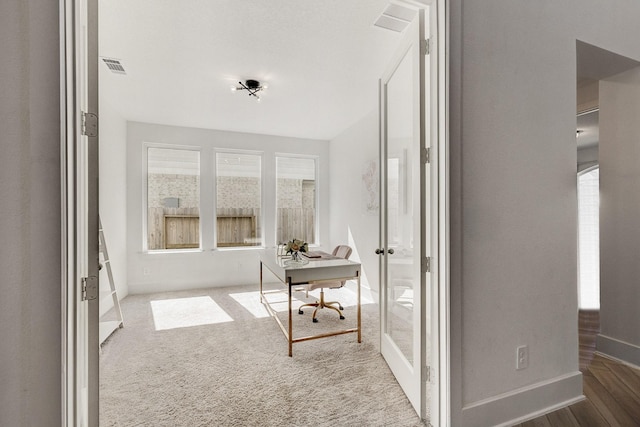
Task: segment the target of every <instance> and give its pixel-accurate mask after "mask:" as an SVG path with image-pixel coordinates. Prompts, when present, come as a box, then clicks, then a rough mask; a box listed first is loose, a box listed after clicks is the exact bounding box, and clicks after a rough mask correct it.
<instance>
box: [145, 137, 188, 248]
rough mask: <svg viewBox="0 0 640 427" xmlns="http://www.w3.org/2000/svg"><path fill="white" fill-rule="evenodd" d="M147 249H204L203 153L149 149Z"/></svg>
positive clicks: (171, 149) (170, 149)
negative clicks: (201, 236) (202, 230)
mask: <svg viewBox="0 0 640 427" xmlns="http://www.w3.org/2000/svg"><path fill="white" fill-rule="evenodd" d="M147 215H148V216H147V245H148V246H147V247H148V249H149V250H150V251H152V250H164V249H172V250H180V249H194V248H200V153H199V152H198V151H193V150H180V149H173V148H156V147H149V148H148V149H147Z"/></svg>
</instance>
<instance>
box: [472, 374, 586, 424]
mask: <svg viewBox="0 0 640 427" xmlns="http://www.w3.org/2000/svg"><path fill="white" fill-rule="evenodd" d="M581 400H584V396H583V395H582V373H581V372H579V371H576V372H572V373H570V374H567V375H563V376H560V377H556V378H553V379H550V380H547V381H541V382H539V383H536V384H532V385H530V386H527V387H522V388H519V389H517V390H513V391H510V392H508V393H503V394H500V395H498V396H494V397H492V398H489V399H484V400H481V401H478V402H474V403H472V404H470V405H467V406H465V407H464V408H463V409H462V419H463V425H464V426H497V427H508V426H512V425H514V424H519V423H521V422H523V421H526V420H530V419H533V418H536V417H538V416H541V415H544V414H547V413H549V412H553V411H555V410H557V409H560V408H564V407H565V406H568V405H571V404H573V403H576V402H579V401H581Z"/></svg>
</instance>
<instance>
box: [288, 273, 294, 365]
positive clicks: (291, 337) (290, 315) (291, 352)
mask: <svg viewBox="0 0 640 427" xmlns="http://www.w3.org/2000/svg"><path fill="white" fill-rule="evenodd" d="M287 285H288V288H289V357H293V324H292V321H293V316H292V310H291V279H289V281H288V282H287Z"/></svg>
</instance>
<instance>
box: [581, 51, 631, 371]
mask: <svg viewBox="0 0 640 427" xmlns="http://www.w3.org/2000/svg"><path fill="white" fill-rule="evenodd" d="M576 64H577V121H576V141H577V172H578V174H577V195H578V226H579V229H578V303H579V304H578V308H579V322H578V323H579V325H578V327H579V346H580V348H579V356H580V357H579V360H580V370H581V371H583V372H585V371H586V370H588V369H589V365H590V363H591V361H592V359H593V357H594V354H595V353H603V354H608V355H611V354H610V351H609V350H610V349H611V347H609V348H608V349H603V348H602V344H603V341H604V343H605V344H607V341H609V339H608V338H606V337H605V335H606V334H608V333H612V332H613V331H616V333H618V332H619V331H620V329H619V328H618V329H616V327H615V323H616V322H615V321H613V322H612V320H611V319H614V318H615V317H617V316H618V314H614V313H615V312H616V311H617V308H616V303H612V301H615V300H616V298H617V297H616V295H618V294H620V290H619V289H616V288H617V285H615V284H614V282H616V281H617V280H616V279H615V277H614V276H615V275H617V274H618V273H617V271H616V270H617V269H618V267H619V266H621V264H618V262H617V261H612V260H613V259H619V258H620V257H613V252H617V251H620V250H621V247H620V246H619V244H618V243H617V242H615V241H614V240H616V239H613V236H612V235H610V233H612V232H615V229H616V228H619V226H613V228H612V222H618V223H619V220H615V221H612V218H614V217H615V215H617V214H612V210H611V209H612V207H613V205H614V204H615V203H617V202H613V201H612V200H614V199H615V198H616V197H619V191H620V189H621V188H622V187H621V186H624V185H625V180H624V179H622V180H620V179H619V178H620V177H619V172H620V165H619V164H616V162H619V156H620V155H622V156H623V157H624V154H623V153H622V152H621V150H626V148H625V144H626V143H625V142H624V140H625V138H627V137H626V136H625V135H619V134H618V133H617V131H615V130H614V129H616V128H618V127H620V128H627V127H628V126H629V123H628V122H627V119H625V118H624V114H620V112H619V111H618V108H620V109H621V110H622V111H624V110H626V106H617V105H616V101H612V100H613V98H614V96H613V95H612V94H615V91H616V90H618V91H619V89H612V87H611V83H610V82H611V81H614V82H615V81H617V80H620V79H622V80H625V79H626V77H620V76H625V75H626V73H628V72H630V70H633V69H636V68H637V67H638V66H639V65H640V62H638V61H636V60H633V59H631V58H627V57H624V56H621V55H618V54H616V53H613V52H610V51H607V50H605V49H601V48H599V47H596V46H593V45H590V44H587V43H584V42H581V41H577V42H576ZM603 88H604V89H603ZM623 92H624V90H623ZM603 97H606V98H603ZM603 147H604V151H603ZM603 152H604V153H606V155H605V156H604V157H603ZM627 156H628V154H627ZM601 161H604V169H602V168H601ZM601 171H603V172H602V173H603V176H604V177H605V178H604V179H605V180H606V181H607V183H608V184H607V185H608V187H607V190H606V192H605V193H603V189H602V186H601V185H600V176H601ZM601 196H604V197H605V200H607V203H605V205H602V204H601ZM614 210H615V208H614ZM603 213H606V215H607V218H606V219H603V216H602V215H603ZM603 221H604V222H603ZM603 242H604V244H603ZM603 245H604V246H603ZM605 247H606V248H607V249H606V250H605V249H604V248H605ZM603 257H604V259H603ZM614 265H615V266H614ZM603 268H604V270H603ZM623 268H624V267H623ZM612 273H613V276H612ZM623 298H624V297H623ZM605 302H606V303H605ZM601 305H602V307H601ZM605 305H606V307H605ZM603 310H604V311H603ZM603 319H606V322H607V324H608V328H609V331H608V332H605V333H604V334H603V331H602V327H601V326H602V320H603ZM609 325H610V326H611V327H610V326H609ZM603 338H604V340H603ZM614 341H617V340H614Z"/></svg>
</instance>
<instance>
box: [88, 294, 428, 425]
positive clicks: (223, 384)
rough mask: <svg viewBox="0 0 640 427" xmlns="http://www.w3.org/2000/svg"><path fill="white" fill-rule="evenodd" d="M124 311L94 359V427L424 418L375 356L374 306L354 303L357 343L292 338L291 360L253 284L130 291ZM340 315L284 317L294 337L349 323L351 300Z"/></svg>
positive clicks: (414, 421) (346, 297)
mask: <svg viewBox="0 0 640 427" xmlns="http://www.w3.org/2000/svg"><path fill="white" fill-rule="evenodd" d="M334 292H335V291H334ZM338 294H339V297H338V298H339V299H341V301H342V302H343V304H344V305H347V304H351V303H353V299H354V295H353V293H351V292H350V291H349V290H347V289H341V290H339V291H338ZM334 295H335V294H334ZM297 297H298V298H300V299H304V294H302V293H298V294H297ZM331 297H332V296H329V298H327V299H331ZM273 298H276V299H277V298H281V300H282V301H286V299H284V298H282V297H278V296H274V297H273ZM310 300H312V298H310V299H309V301H310ZM274 301H275V300H274ZM282 308H283V309H286V303H285V304H283V305H282ZM122 310H123V313H124V319H125V328H123V329H119V330H117V331H115V333H114V334H113V335H112V336H111V337H110V338H109V339H108V340H107V341H106V342H105V344H104V345H103V347H102V354H101V356H100V357H101V358H100V425H101V426H102V427H108V426H119V427H133V426H154V427H161V426H172V427H173V426H185V427H187V426H188V427H196V426H279V427H284V426H332V427H335V426H347V425H349V426H421V425H423V424H422V423H421V422H420V420H419V418H418V417H417V415H416V413H415V412H414V410H413V408H412V407H411V405H410V403H409V401H408V400H407V398H406V397H405V395H404V394H403V392H402V390H401V389H400V387H399V386H398V383H397V382H396V380H395V379H394V377H393V375H392V374H391V372H390V371H389V368H388V367H387V365H386V363H385V362H384V360H383V359H382V357H381V356H380V354H379V336H378V306H377V305H375V304H365V305H363V342H362V343H361V344H358V343H357V341H356V335H355V334H346V335H342V336H335V337H330V338H326V339H321V340H314V341H308V342H302V343H298V344H294V347H293V357H292V358H290V357H288V356H287V342H286V340H285V338H284V335H283V334H282V332H281V331H280V329H279V328H278V326H277V324H276V322H275V321H274V320H273V319H272V318H270V317H263V316H265V312H264V309H263V307H262V306H261V304H260V303H259V301H258V296H257V290H256V289H255V287H233V288H217V289H205V290H195V291H189V292H172V293H160V294H149V295H136V296H129V297H127V298H125V299H124V300H123V301H122ZM344 313H345V316H346V320H342V321H340V320H338V318H337V315H336V313H335V312H333V311H329V310H327V309H325V310H322V312H321V313H320V315H319V320H320V321H319V322H318V323H315V324H314V323H312V322H311V310H309V309H307V311H306V312H305V314H304V315H298V314H295V313H294V336H296V337H298V336H303V334H305V333H306V334H308V333H310V332H312V333H316V332H317V331H318V330H331V329H332V328H345V327H351V326H350V325H355V319H356V310H355V306H353V305H350V306H346V307H345V312H344ZM281 316H282V317H283V318H285V313H284V312H283V313H282V314H281ZM190 325H193V326H190Z"/></svg>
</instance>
